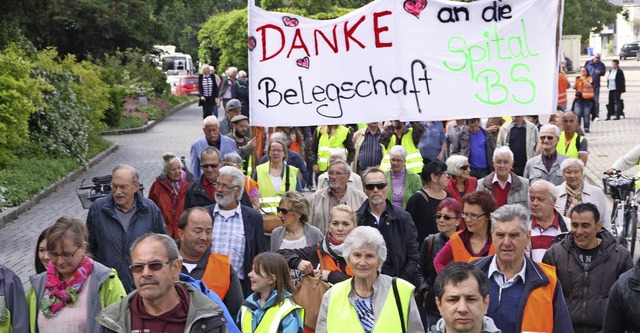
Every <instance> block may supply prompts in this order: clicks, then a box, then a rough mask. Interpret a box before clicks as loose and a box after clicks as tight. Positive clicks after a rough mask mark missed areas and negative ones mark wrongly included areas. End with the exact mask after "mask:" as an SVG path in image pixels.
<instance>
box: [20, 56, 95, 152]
mask: <svg viewBox="0 0 640 333" xmlns="http://www.w3.org/2000/svg"><path fill="white" fill-rule="evenodd" d="M57 57H58V53H57V51H55V50H54V49H45V50H42V51H41V52H39V54H38V60H37V66H38V68H37V69H36V70H34V71H33V72H32V73H33V75H34V76H35V77H38V78H41V79H42V80H44V82H46V83H47V86H46V87H44V88H43V89H42V90H41V91H42V93H43V95H44V102H45V106H44V107H41V108H39V109H38V110H37V111H36V112H35V113H33V115H32V116H31V119H30V120H29V130H30V132H31V133H30V137H31V141H32V142H33V143H35V144H36V145H38V146H40V147H41V148H42V150H43V151H45V152H47V153H49V154H54V155H64V156H69V155H70V156H72V157H74V158H75V159H76V160H77V161H85V160H86V155H87V148H88V147H87V135H88V133H89V132H90V131H91V130H92V129H91V124H90V123H89V120H88V119H87V117H86V116H85V115H86V114H90V113H91V111H90V109H89V105H88V103H86V101H84V100H82V99H79V96H78V94H76V92H75V91H74V89H73V84H74V82H75V83H77V82H78V81H79V78H78V76H76V75H74V73H73V72H72V71H71V70H69V69H67V68H65V67H68V66H69V62H71V63H73V59H71V60H69V59H67V60H65V61H63V62H59V61H57Z"/></svg>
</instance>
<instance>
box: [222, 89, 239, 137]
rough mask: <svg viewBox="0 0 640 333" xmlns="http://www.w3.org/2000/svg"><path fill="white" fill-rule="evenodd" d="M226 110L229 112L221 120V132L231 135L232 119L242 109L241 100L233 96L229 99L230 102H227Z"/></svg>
mask: <svg viewBox="0 0 640 333" xmlns="http://www.w3.org/2000/svg"><path fill="white" fill-rule="evenodd" d="M226 111H227V114H226V115H225V117H224V119H222V120H221V121H220V134H222V135H229V133H231V130H232V129H233V128H232V127H231V122H232V121H231V120H232V119H233V117H235V116H237V115H239V114H240V112H241V111H242V104H240V101H239V100H237V99H235V98H232V99H230V100H229V102H227V109H226Z"/></svg>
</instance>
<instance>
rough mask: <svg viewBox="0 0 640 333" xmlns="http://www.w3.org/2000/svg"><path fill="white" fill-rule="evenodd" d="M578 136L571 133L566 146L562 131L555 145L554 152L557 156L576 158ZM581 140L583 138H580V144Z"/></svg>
mask: <svg viewBox="0 0 640 333" xmlns="http://www.w3.org/2000/svg"><path fill="white" fill-rule="evenodd" d="M578 136H579V135H578V133H573V137H572V138H571V140H570V141H569V144H567V140H566V139H565V135H564V131H562V132H561V133H560V138H559V139H558V144H557V145H556V151H557V152H558V154H562V155H566V156H569V157H573V158H578V142H577V140H578ZM582 139H584V137H582V136H580V142H582Z"/></svg>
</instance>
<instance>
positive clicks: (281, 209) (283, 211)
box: [276, 207, 291, 215]
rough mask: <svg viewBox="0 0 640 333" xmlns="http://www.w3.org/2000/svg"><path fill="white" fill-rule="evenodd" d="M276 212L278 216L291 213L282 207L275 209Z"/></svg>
mask: <svg viewBox="0 0 640 333" xmlns="http://www.w3.org/2000/svg"><path fill="white" fill-rule="evenodd" d="M276 210H277V211H278V214H282V215H287V214H289V212H290V211H291V210H290V209H286V208H282V207H278V208H276Z"/></svg>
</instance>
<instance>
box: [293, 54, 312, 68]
mask: <svg viewBox="0 0 640 333" xmlns="http://www.w3.org/2000/svg"><path fill="white" fill-rule="evenodd" d="M296 65H298V66H299V67H304V68H306V69H309V57H304V58H302V59H298V60H296Z"/></svg>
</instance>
